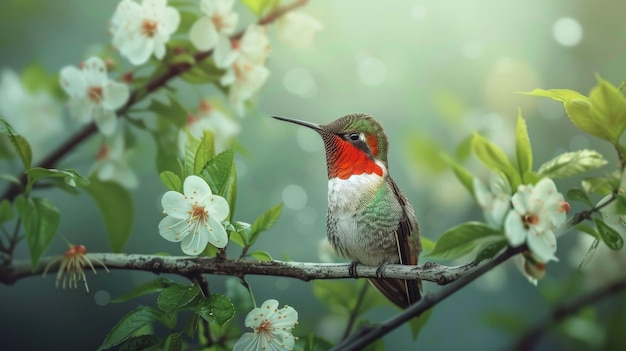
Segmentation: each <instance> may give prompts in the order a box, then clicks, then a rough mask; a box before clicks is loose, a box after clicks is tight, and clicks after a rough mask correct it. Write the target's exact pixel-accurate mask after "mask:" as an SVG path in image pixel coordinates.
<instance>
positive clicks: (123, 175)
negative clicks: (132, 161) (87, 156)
mask: <svg viewBox="0 0 626 351" xmlns="http://www.w3.org/2000/svg"><path fill="white" fill-rule="evenodd" d="M128 156H129V153H128V151H127V150H125V149H124V136H123V135H121V134H117V135H115V136H113V137H112V138H110V139H109V140H107V141H105V143H103V144H102V145H101V146H100V150H99V151H98V156H97V161H96V164H95V165H94V171H95V172H96V176H97V177H98V179H100V180H105V181H106V180H111V181H114V182H117V183H119V184H121V185H122V186H124V187H126V188H128V189H132V188H135V187H137V176H136V175H135V172H133V170H132V169H131V168H130V166H129V165H128Z"/></svg>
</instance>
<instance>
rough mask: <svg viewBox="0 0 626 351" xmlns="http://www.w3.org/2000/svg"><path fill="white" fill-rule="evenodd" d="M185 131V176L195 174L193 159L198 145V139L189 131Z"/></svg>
mask: <svg viewBox="0 0 626 351" xmlns="http://www.w3.org/2000/svg"><path fill="white" fill-rule="evenodd" d="M186 133H187V142H186V143H185V177H188V176H190V175H195V174H197V172H196V171H195V167H194V165H195V163H196V161H195V159H196V153H197V152H198V147H199V146H200V140H198V139H196V138H195V137H194V136H193V135H191V133H190V132H189V131H186Z"/></svg>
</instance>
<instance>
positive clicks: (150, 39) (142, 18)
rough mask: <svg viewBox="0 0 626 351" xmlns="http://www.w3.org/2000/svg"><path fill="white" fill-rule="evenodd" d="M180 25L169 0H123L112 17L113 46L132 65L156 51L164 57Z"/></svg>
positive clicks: (157, 54) (145, 59) (156, 53)
mask: <svg viewBox="0 0 626 351" xmlns="http://www.w3.org/2000/svg"><path fill="white" fill-rule="evenodd" d="M179 24H180V14H179V13H178V11H177V10H176V9H175V8H174V7H171V6H167V0H143V1H142V2H141V5H140V4H138V3H136V2H135V1H133V0H122V1H121V2H120V3H119V5H118V6H117V9H116V10H115V13H114V14H113V18H112V19H111V26H110V30H111V34H112V35H113V46H115V47H116V48H117V49H118V50H119V51H120V53H121V54H122V56H124V57H126V58H127V59H128V60H129V61H130V62H131V63H132V64H133V65H141V64H143V63H145V62H147V61H148V59H149V58H150V55H152V54H154V56H155V57H156V58H158V59H159V60H160V59H162V58H163V57H164V56H165V44H166V43H167V42H168V41H169V40H170V36H171V35H172V34H173V33H174V32H175V31H176V29H177V28H178V25H179Z"/></svg>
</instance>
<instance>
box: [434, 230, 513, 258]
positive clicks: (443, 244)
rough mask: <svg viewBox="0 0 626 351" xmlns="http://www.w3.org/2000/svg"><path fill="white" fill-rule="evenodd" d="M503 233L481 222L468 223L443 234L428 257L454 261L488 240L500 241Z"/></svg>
mask: <svg viewBox="0 0 626 351" xmlns="http://www.w3.org/2000/svg"><path fill="white" fill-rule="evenodd" d="M501 238H502V232H501V231H500V230H498V229H495V228H492V227H490V226H488V225H486V224H484V223H481V222H467V223H463V224H461V225H458V226H456V227H454V228H452V229H450V230H448V231H447V232H445V233H443V234H442V235H441V237H440V238H439V240H437V245H436V246H435V248H434V249H433V251H432V252H431V253H429V254H428V255H427V257H432V258H440V259H453V258H458V257H461V256H463V255H465V254H468V253H470V252H471V251H473V250H474V249H476V248H477V247H478V245H480V244H482V243H484V242H485V241H486V240H499V239H501Z"/></svg>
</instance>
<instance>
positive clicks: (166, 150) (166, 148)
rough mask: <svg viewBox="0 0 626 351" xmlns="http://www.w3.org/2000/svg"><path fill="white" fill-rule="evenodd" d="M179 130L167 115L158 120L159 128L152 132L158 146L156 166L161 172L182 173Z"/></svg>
mask: <svg viewBox="0 0 626 351" xmlns="http://www.w3.org/2000/svg"><path fill="white" fill-rule="evenodd" d="M178 131H179V127H177V126H176V125H175V124H174V123H173V122H171V121H170V120H168V119H167V118H165V117H160V118H159V119H158V121H157V128H156V130H155V131H153V132H152V137H153V138H154V141H155V143H156V146H157V154H156V166H157V171H158V172H159V174H160V173H162V172H165V171H171V172H173V173H174V174H176V175H179V176H180V175H181V174H182V167H181V164H180V160H179V154H178V153H179V147H178Z"/></svg>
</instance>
